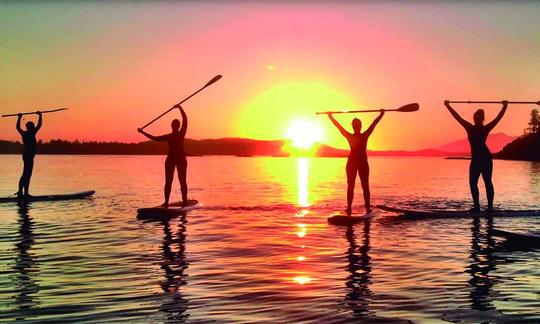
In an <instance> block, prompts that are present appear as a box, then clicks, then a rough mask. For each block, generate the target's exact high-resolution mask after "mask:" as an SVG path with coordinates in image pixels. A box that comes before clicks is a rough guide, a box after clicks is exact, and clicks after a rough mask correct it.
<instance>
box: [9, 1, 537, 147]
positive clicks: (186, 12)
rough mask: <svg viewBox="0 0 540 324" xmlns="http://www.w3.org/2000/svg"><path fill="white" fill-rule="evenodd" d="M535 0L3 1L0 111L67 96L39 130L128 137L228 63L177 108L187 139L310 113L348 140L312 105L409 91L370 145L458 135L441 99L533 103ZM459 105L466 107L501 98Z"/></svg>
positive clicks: (346, 118) (511, 128)
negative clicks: (403, 109) (407, 108)
mask: <svg viewBox="0 0 540 324" xmlns="http://www.w3.org/2000/svg"><path fill="white" fill-rule="evenodd" d="M538 13H540V2H533V1H531V2H516V3H511V2H487V1H486V2H481V1H476V2H473V3H469V2H466V1H454V2H450V1H448V2H428V1H426V2H422V1H410V2H407V3H403V2H397V1H396V2H392V1H382V2H363V1H358V2H353V1H343V2H335V1H319V2H308V1H296V2H285V1H266V2H261V1H227V2H225V1H191V2H190V1H178V2H174V1H163V2H144V1H133V2H129V1H117V2H113V3H106V2H104V1H86V2H84V1H79V2H76V3H70V2H67V1H52V2H37V1H32V2H20V1H7V2H6V1H2V2H0V112H1V113H2V114H6V113H16V112H18V111H32V110H35V109H37V108H41V109H44V108H47V107H69V108H70V109H69V110H68V111H67V112H62V113H55V114H49V115H45V119H44V128H43V130H42V132H41V133H40V135H39V138H41V139H45V140H47V139H51V138H62V139H71V140H73V139H79V140H103V141H111V140H114V141H127V142H138V141H143V140H145V138H143V137H142V136H141V135H140V134H138V133H137V131H136V129H137V127H140V126H142V125H144V124H145V123H146V122H148V121H149V120H151V119H153V118H154V117H155V116H157V115H159V114H160V113H162V112H163V111H164V110H166V109H168V108H169V107H171V106H172V105H174V104H175V103H176V102H178V101H180V100H181V99H183V98H184V97H186V96H187V95H189V94H190V93H192V92H193V91H195V90H197V89H198V88H200V87H201V86H202V85H204V84H205V83H206V82H207V81H208V80H210V79H211V78H212V77H213V76H214V75H216V74H222V75H223V79H221V80H220V81H219V82H217V83H215V84H214V85H213V86H211V87H209V88H208V89H206V90H204V92H201V93H200V94H199V95H197V96H196V97H194V98H193V99H191V100H190V101H188V102H187V103H186V104H185V105H184V107H185V110H186V112H187V113H188V115H189V117H190V125H189V129H188V137H190V138H197V139H199V138H219V137H250V138H257V139H281V138H284V137H286V136H287V134H288V133H290V130H289V128H290V127H291V125H292V124H295V123H296V124H298V123H300V124H302V123H307V124H315V125H316V127H320V129H321V133H320V139H321V141H322V142H324V143H327V144H330V145H333V146H336V147H346V142H345V141H344V140H343V139H342V138H341V137H340V135H339V133H338V132H337V130H335V129H334V128H333V126H332V125H331V123H330V122H329V121H328V119H327V118H326V116H315V112H316V111H324V110H330V109H343V108H363V107H365V108H380V107H382V108H397V107H399V106H401V105H404V104H407V103H410V102H418V103H420V107H421V110H420V111H419V112H416V113H388V114H387V115H386V116H385V118H384V119H383V120H382V122H381V124H380V127H379V128H378V129H377V130H376V131H375V133H374V134H373V137H372V139H371V141H370V146H369V147H370V148H371V149H379V150H382V149H409V150H410V149H421V148H425V147H434V146H439V145H442V144H445V143H446V142H449V141H452V140H455V139H460V138H464V137H465V134H464V131H463V130H462V129H461V128H460V126H459V125H458V124H457V123H456V122H455V121H454V120H453V119H452V117H451V116H450V114H449V113H448V112H447V111H446V110H445V108H444V106H443V104H442V103H443V100H444V99H455V100H458V99H459V100H501V99H509V100H540V41H539V40H540V24H539V23H538V21H539V18H538ZM455 107H456V108H457V110H458V111H459V112H460V113H462V114H463V115H464V117H466V118H467V119H469V120H471V119H472V114H473V112H474V110H475V109H476V108H478V107H482V108H485V109H486V115H487V118H488V119H491V118H493V117H494V116H495V115H496V113H497V112H498V110H499V108H500V106H498V105H493V106H486V105H484V106H478V105H474V106H473V105H456V106H455ZM532 108H533V107H532V106H511V107H510V109H509V112H508V114H507V116H506V117H505V119H503V121H502V122H501V124H500V125H499V126H498V127H497V128H496V129H495V131H494V132H504V133H507V134H509V135H520V134H522V132H523V129H524V128H525V126H526V124H527V122H528V120H529V112H530V111H531V109H532ZM177 116H178V114H177V112H173V113H171V114H170V115H167V116H166V117H165V118H163V120H162V121H161V122H158V123H156V124H155V125H152V126H150V127H149V128H148V129H147V130H148V131H149V132H151V133H154V134H162V133H166V132H168V131H169V130H170V127H169V124H170V121H171V119H172V118H173V117H177ZM357 116H358V117H360V118H361V119H362V120H363V121H365V123H369V122H371V120H372V119H373V118H375V117H376V114H364V115H357ZM31 118H34V117H30V119H31ZM352 118H353V116H352V115H343V116H339V117H338V119H339V120H340V121H342V122H343V123H344V124H346V126H347V127H348V128H350V120H351V119H352ZM15 121H16V118H1V119H0V139H11V140H15V139H18V138H19V136H18V134H17V132H16V131H15ZM365 127H367V126H365Z"/></svg>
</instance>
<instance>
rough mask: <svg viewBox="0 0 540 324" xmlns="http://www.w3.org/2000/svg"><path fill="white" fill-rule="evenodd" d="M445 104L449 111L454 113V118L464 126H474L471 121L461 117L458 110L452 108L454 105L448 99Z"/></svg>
mask: <svg viewBox="0 0 540 324" xmlns="http://www.w3.org/2000/svg"><path fill="white" fill-rule="evenodd" d="M444 105H445V106H446V108H447V109H448V111H449V112H450V113H451V114H452V116H453V117H454V119H455V120H457V121H458V123H460V124H461V126H463V128H465V129H467V128H469V127H472V125H471V123H469V122H468V121H466V120H465V119H463V118H461V116H460V115H459V114H458V113H457V111H455V110H454V108H452V106H450V102H449V101H448V100H445V101H444Z"/></svg>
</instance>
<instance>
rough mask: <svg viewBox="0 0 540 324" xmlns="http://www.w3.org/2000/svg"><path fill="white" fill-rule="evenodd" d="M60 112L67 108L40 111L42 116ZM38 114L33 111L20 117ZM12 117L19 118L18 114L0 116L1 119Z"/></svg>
mask: <svg viewBox="0 0 540 324" xmlns="http://www.w3.org/2000/svg"><path fill="white" fill-rule="evenodd" d="M62 110H67V108H58V109H52V110H43V111H41V113H42V114H46V113H52V112H57V111H62ZM37 113H38V112H37V111H33V112H25V113H21V115H33V114H37ZM14 116H19V114H9V115H2V117H14Z"/></svg>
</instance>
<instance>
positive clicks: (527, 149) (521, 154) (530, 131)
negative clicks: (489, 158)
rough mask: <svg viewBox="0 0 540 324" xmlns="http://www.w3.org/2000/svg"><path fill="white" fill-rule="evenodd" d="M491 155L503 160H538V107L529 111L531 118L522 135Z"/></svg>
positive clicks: (539, 153) (539, 120)
mask: <svg viewBox="0 0 540 324" xmlns="http://www.w3.org/2000/svg"><path fill="white" fill-rule="evenodd" d="M493 157H495V158H497V159H504V160H523V161H540V115H539V113H538V109H533V110H532V111H531V119H530V121H529V125H528V127H527V128H525V131H524V134H523V136H521V137H518V138H517V139H515V140H514V141H512V142H511V143H509V144H507V145H506V146H505V147H504V148H503V149H502V150H501V151H500V152H498V153H497V154H494V155H493Z"/></svg>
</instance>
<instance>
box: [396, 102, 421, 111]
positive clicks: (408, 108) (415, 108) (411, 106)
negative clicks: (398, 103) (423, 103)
mask: <svg viewBox="0 0 540 324" xmlns="http://www.w3.org/2000/svg"><path fill="white" fill-rule="evenodd" d="M419 109H420V105H419V104H417V103H416V102H415V103H410V104H408V105H405V106H403V107H401V108H398V109H396V111H400V112H413V111H418V110H419Z"/></svg>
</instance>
